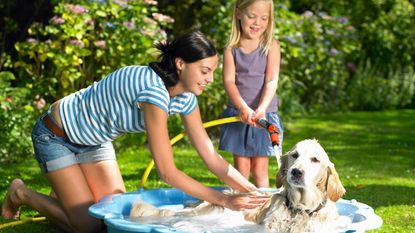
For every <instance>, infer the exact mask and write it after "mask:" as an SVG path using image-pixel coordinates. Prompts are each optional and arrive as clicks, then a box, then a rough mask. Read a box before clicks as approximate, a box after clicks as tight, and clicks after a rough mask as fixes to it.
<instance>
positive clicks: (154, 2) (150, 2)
mask: <svg viewBox="0 0 415 233" xmlns="http://www.w3.org/2000/svg"><path fill="white" fill-rule="evenodd" d="M144 3H145V4H148V5H157V1H154V0H144Z"/></svg>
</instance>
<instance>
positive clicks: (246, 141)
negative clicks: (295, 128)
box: [219, 107, 284, 157]
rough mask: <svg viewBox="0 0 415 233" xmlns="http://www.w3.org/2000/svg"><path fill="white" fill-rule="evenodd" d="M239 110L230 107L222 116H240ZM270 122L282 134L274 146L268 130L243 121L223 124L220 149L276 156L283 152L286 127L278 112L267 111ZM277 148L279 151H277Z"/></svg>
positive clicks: (248, 154) (252, 155)
mask: <svg viewBox="0 0 415 233" xmlns="http://www.w3.org/2000/svg"><path fill="white" fill-rule="evenodd" d="M238 115H239V111H238V110H237V109H235V108H232V107H228V108H227V109H225V111H224V112H223V114H222V117H231V116H238ZM266 119H267V121H268V122H269V123H271V124H273V125H275V126H276V127H277V128H278V130H279V131H280V134H279V135H278V136H279V137H278V139H279V145H278V146H276V147H277V148H274V147H273V146H272V143H271V139H270V136H269V133H268V131H267V130H265V129H262V128H256V127H252V126H250V125H248V124H245V123H242V122H234V123H228V124H225V125H222V126H221V128H220V130H221V134H220V141H219V150H224V151H229V152H232V153H233V154H237V155H240V156H245V157H255V156H275V155H276V153H278V155H281V154H282V141H283V136H284V128H283V125H282V121H281V118H280V116H279V115H278V113H277V112H268V113H266ZM276 150H277V151H276Z"/></svg>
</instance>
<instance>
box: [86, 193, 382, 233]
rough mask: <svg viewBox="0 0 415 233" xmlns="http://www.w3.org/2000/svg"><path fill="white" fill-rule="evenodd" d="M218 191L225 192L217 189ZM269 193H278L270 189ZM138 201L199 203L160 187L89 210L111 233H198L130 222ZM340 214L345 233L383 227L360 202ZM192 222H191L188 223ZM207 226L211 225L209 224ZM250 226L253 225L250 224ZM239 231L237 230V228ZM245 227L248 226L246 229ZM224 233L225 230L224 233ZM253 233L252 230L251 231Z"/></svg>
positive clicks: (344, 205) (343, 206) (342, 206)
mask: <svg viewBox="0 0 415 233" xmlns="http://www.w3.org/2000/svg"><path fill="white" fill-rule="evenodd" d="M215 189H223V188H220V187H215ZM266 191H277V189H269V190H266ZM136 200H142V201H145V202H147V203H150V204H152V205H154V206H157V207H163V208H183V206H185V205H188V204H191V203H196V202H197V201H198V200H197V199H195V198H193V197H191V196H189V195H187V194H185V193H183V192H182V191H180V190H178V189H175V188H160V189H153V190H143V191H137V192H131V193H125V194H119V195H111V196H107V197H105V198H103V199H101V200H100V201H99V202H98V203H96V204H94V205H92V206H91V207H90V208H89V214H90V215H91V216H93V217H96V218H99V219H103V220H104V222H105V224H106V225H107V228H108V233H130V232H147V233H195V231H193V230H192V231H183V230H181V229H177V228H174V227H171V226H168V225H162V224H158V222H153V223H146V222H139V221H136V220H132V219H129V214H130V210H131V206H132V205H133V203H134V202H135V201H136ZM336 207H337V209H338V212H339V214H340V215H342V216H347V217H349V218H350V219H351V223H350V224H349V225H348V227H347V229H345V230H344V231H342V233H352V232H364V231H366V230H372V229H375V228H379V227H380V226H381V225H382V219H381V218H380V217H379V216H377V215H376V214H375V213H374V211H373V208H371V207H370V206H368V205H366V204H364V203H360V202H358V201H356V200H344V199H340V200H339V201H337V202H336ZM189 222H192V220H188V222H187V223H189ZM207 224H208V225H207V227H209V226H211V225H209V224H211V223H207ZM248 224H249V223H248ZM236 228H237V227H236ZM243 228H245V227H243ZM198 232H205V233H210V232H218V231H216V230H213V231H210V230H203V231H198ZM220 232H222V231H220ZM223 232H242V231H238V229H232V231H230V230H226V231H223ZM247 232H249V231H247ZM265 232H266V231H265Z"/></svg>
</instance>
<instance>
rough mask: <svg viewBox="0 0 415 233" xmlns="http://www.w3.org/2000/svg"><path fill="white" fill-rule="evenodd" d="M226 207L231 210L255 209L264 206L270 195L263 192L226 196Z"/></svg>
mask: <svg viewBox="0 0 415 233" xmlns="http://www.w3.org/2000/svg"><path fill="white" fill-rule="evenodd" d="M226 197H227V200H225V205H224V207H226V208H228V209H231V210H236V211H240V210H244V209H255V208H257V207H260V206H262V205H263V204H264V203H265V202H266V201H267V200H268V199H269V198H270V196H269V195H264V194H261V193H258V192H256V193H252V192H251V193H241V194H236V195H231V196H226Z"/></svg>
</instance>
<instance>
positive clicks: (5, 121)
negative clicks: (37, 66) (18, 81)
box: [0, 71, 45, 161]
mask: <svg viewBox="0 0 415 233" xmlns="http://www.w3.org/2000/svg"><path fill="white" fill-rule="evenodd" d="M14 80H15V77H14V75H13V74H12V73H11V72H8V71H2V72H0V108H1V110H0V132H2V133H1V134H0V161H3V160H17V159H18V158H19V157H20V158H22V157H23V158H26V156H27V155H31V154H32V145H31V139H30V135H31V130H30V129H31V128H32V126H33V124H34V121H35V116H36V115H37V114H39V112H40V111H41V110H42V109H43V108H44V107H45V100H44V99H43V98H42V97H40V96H36V97H35V98H33V99H32V97H31V96H32V95H31V88H30V87H12V85H11V82H13V81H14Z"/></svg>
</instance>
